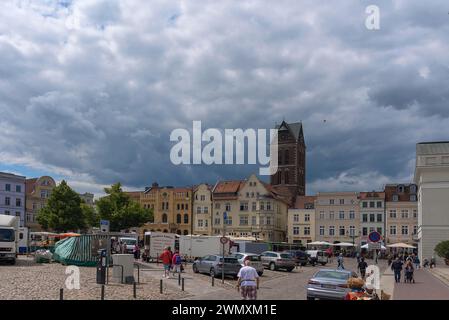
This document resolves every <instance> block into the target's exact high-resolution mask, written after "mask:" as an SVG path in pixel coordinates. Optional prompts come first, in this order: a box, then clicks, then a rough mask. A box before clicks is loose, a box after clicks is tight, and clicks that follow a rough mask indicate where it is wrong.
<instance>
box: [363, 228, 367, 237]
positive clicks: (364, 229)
mask: <svg viewBox="0 0 449 320" xmlns="http://www.w3.org/2000/svg"><path fill="white" fill-rule="evenodd" d="M362 235H364V236H367V235H368V228H366V227H363V228H362Z"/></svg>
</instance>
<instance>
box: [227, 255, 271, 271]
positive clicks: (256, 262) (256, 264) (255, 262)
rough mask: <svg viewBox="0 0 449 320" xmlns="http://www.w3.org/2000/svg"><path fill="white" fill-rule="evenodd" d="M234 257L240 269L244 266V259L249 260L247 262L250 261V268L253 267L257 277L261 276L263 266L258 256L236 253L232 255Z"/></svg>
mask: <svg viewBox="0 0 449 320" xmlns="http://www.w3.org/2000/svg"><path fill="white" fill-rule="evenodd" d="M234 256H235V257H236V258H237V259H238V260H239V262H240V265H241V266H242V267H243V266H244V261H245V259H249V261H250V263H249V265H250V266H251V267H253V268H254V269H256V271H257V273H258V274H259V276H261V275H262V274H263V271H264V266H263V263H262V258H261V257H260V255H259V254H255V253H244V252H237V253H235V254H234Z"/></svg>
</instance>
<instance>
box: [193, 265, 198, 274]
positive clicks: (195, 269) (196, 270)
mask: <svg viewBox="0 0 449 320" xmlns="http://www.w3.org/2000/svg"><path fill="white" fill-rule="evenodd" d="M192 268H193V272H195V273H198V272H199V271H198V267H197V266H196V264H193V267H192Z"/></svg>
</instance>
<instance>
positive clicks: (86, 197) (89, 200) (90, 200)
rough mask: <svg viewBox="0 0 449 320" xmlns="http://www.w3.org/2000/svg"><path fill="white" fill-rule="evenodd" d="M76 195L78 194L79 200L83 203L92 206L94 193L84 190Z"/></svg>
mask: <svg viewBox="0 0 449 320" xmlns="http://www.w3.org/2000/svg"><path fill="white" fill-rule="evenodd" d="M78 195H79V196H80V198H81V200H83V201H84V203H85V204H87V205H88V206H91V207H94V194H93V193H89V192H85V193H83V194H81V193H79V194H78Z"/></svg>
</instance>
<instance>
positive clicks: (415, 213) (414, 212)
mask: <svg viewBox="0 0 449 320" xmlns="http://www.w3.org/2000/svg"><path fill="white" fill-rule="evenodd" d="M417 217H418V210H416V209H414V210H413V218H417Z"/></svg>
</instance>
